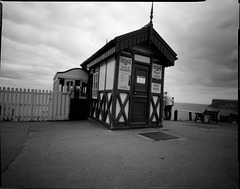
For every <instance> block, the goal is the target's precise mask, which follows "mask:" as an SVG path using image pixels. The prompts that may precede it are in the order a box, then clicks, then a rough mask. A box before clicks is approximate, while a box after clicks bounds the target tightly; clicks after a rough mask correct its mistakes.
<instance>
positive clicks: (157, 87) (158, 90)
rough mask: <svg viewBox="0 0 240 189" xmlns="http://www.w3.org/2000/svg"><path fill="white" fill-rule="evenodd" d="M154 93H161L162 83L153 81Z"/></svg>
mask: <svg viewBox="0 0 240 189" xmlns="http://www.w3.org/2000/svg"><path fill="white" fill-rule="evenodd" d="M152 93H161V84H159V83H152Z"/></svg>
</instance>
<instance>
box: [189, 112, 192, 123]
mask: <svg viewBox="0 0 240 189" xmlns="http://www.w3.org/2000/svg"><path fill="white" fill-rule="evenodd" d="M189 121H192V112H189Z"/></svg>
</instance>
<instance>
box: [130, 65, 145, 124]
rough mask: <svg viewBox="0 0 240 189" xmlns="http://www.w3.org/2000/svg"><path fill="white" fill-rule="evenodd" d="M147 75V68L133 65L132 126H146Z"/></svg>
mask: <svg viewBox="0 0 240 189" xmlns="http://www.w3.org/2000/svg"><path fill="white" fill-rule="evenodd" d="M148 74H149V67H148V66H144V65H138V64H135V67H134V83H133V95H132V116H131V122H132V123H133V124H147V118H148V116H147V115H148V87H149V86H148Z"/></svg>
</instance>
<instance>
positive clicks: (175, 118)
mask: <svg viewBox="0 0 240 189" xmlns="http://www.w3.org/2000/svg"><path fill="white" fill-rule="evenodd" d="M177 119H178V111H177V110H175V111H174V121H177Z"/></svg>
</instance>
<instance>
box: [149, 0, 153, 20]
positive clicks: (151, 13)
mask: <svg viewBox="0 0 240 189" xmlns="http://www.w3.org/2000/svg"><path fill="white" fill-rule="evenodd" d="M152 19H153V2H152V8H151V12H150V24H151V25H153V23H152Z"/></svg>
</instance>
